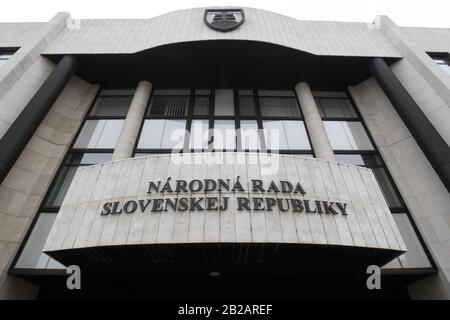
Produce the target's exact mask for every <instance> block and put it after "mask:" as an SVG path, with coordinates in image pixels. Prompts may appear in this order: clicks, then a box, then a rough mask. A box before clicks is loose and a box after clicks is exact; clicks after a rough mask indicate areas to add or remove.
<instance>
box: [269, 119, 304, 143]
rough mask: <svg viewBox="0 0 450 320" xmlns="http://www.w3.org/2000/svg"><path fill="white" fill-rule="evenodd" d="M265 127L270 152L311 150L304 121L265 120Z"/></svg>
mask: <svg viewBox="0 0 450 320" xmlns="http://www.w3.org/2000/svg"><path fill="white" fill-rule="evenodd" d="M263 126H264V137H265V142H266V147H267V149H268V150H301V149H311V146H310V144H309V141H308V136H307V134H306V130H305V126H304V124H303V122H302V121H292V120H275V121H273V120H264V121H263Z"/></svg>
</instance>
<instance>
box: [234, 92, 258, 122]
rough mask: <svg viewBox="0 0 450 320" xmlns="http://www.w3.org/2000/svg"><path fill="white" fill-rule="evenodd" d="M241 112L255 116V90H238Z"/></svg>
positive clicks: (243, 114)
mask: <svg viewBox="0 0 450 320" xmlns="http://www.w3.org/2000/svg"><path fill="white" fill-rule="evenodd" d="M238 95H239V112H240V115H241V116H255V115H256V106H255V97H254V95H253V90H238Z"/></svg>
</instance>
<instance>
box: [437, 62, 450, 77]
mask: <svg viewBox="0 0 450 320" xmlns="http://www.w3.org/2000/svg"><path fill="white" fill-rule="evenodd" d="M439 67H440V68H441V69H442V70H443V71H444V72H445V73H446V74H448V75H450V66H449V65H448V64H439Z"/></svg>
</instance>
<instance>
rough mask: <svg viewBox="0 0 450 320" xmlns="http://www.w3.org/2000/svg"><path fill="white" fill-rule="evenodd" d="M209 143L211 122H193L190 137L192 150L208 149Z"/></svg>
mask: <svg viewBox="0 0 450 320" xmlns="http://www.w3.org/2000/svg"><path fill="white" fill-rule="evenodd" d="M208 141H209V120H192V124H191V133H190V137H189V148H190V149H196V150H201V149H206V148H207V147H208Z"/></svg>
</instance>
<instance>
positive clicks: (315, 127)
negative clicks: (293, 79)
mask: <svg viewBox="0 0 450 320" xmlns="http://www.w3.org/2000/svg"><path fill="white" fill-rule="evenodd" d="M295 92H296V93H297V97H298V99H299V102H300V108H301V109H302V112H303V117H304V118H305V123H306V127H307V128H308V132H309V137H310V139H311V143H312V147H313V149H314V153H315V154H316V157H317V158H320V159H325V160H335V157H334V153H333V148H331V143H330V140H329V139H328V136H327V133H326V131H325V127H324V126H323V122H322V119H321V117H320V113H319V110H318V109H317V105H316V102H315V100H314V97H313V95H312V92H311V88H310V87H309V85H308V84H307V83H306V82H300V83H298V84H297V85H296V86H295Z"/></svg>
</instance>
